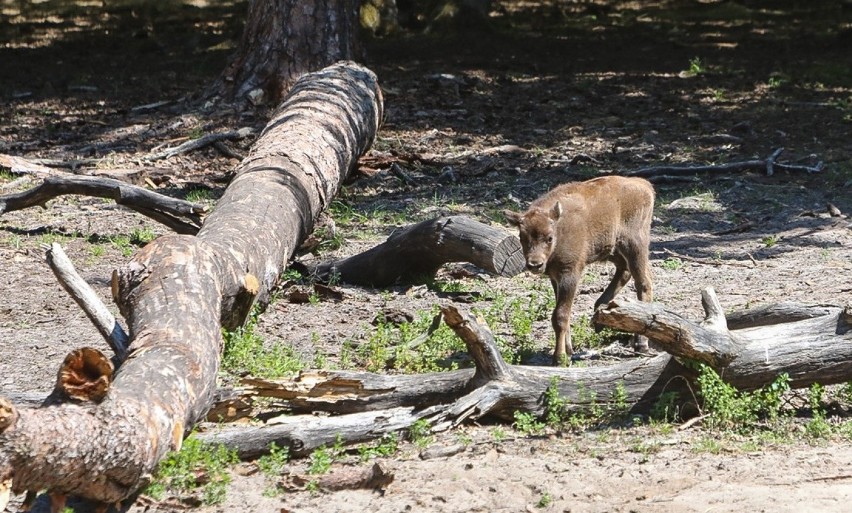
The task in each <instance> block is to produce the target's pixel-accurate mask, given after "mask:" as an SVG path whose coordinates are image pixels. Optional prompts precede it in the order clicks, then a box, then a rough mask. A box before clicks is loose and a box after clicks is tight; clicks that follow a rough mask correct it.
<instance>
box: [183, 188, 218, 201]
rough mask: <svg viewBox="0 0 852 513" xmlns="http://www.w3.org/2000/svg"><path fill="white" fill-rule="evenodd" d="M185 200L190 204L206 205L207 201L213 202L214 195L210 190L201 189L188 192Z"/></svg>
mask: <svg viewBox="0 0 852 513" xmlns="http://www.w3.org/2000/svg"><path fill="white" fill-rule="evenodd" d="M184 198H185V199H186V201H189V202H190V203H204V202H206V201H212V200H213V194H212V193H211V192H210V189H204V188H200V187H199V188H194V189H190V190H189V191H187V193H186V196H184Z"/></svg>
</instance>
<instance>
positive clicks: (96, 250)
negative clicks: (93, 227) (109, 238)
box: [89, 244, 106, 258]
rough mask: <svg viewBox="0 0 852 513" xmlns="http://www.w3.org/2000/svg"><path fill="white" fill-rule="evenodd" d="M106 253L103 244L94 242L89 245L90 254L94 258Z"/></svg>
mask: <svg viewBox="0 0 852 513" xmlns="http://www.w3.org/2000/svg"><path fill="white" fill-rule="evenodd" d="M105 253H106V248H105V247H104V245H103V244H92V245H91V246H89V254H90V255H91V256H92V257H93V258H100V257H102V256H104V254H105Z"/></svg>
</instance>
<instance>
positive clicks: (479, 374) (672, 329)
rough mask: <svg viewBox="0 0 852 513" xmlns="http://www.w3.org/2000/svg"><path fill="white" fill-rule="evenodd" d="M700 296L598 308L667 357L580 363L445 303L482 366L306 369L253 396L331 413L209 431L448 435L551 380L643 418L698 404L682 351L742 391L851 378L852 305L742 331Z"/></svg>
mask: <svg viewBox="0 0 852 513" xmlns="http://www.w3.org/2000/svg"><path fill="white" fill-rule="evenodd" d="M702 303H703V305H704V309H705V313H706V316H705V319H704V320H703V321H701V322H694V321H690V320H688V319H685V318H683V317H682V316H680V315H678V314H676V313H674V312H671V311H668V310H665V309H664V308H663V307H662V306H661V305H659V304H654V303H644V302H630V303H623V304H622V303H618V302H612V303H610V304H609V305H607V306H606V307H604V308H602V309H600V310H599V311H598V312H597V313H596V314H595V322H597V323H599V324H601V325H605V326H609V327H613V328H618V329H623V330H626V331H630V332H633V333H639V334H643V335H646V336H648V337H649V338H650V339H651V340H653V341H655V342H656V343H657V344H658V345H659V346H661V347H662V348H663V349H664V350H665V351H667V352H664V353H661V354H659V355H656V356H652V357H642V358H633V359H630V360H626V361H621V362H619V363H617V364H614V365H607V366H593V367H584V368H576V367H572V368H559V367H529V366H517V365H508V364H506V362H505V361H503V360H502V358H501V356H500V353H499V351H498V350H497V346H496V342H495V341H494V338H493V336H492V335H491V333H490V331H489V330H488V329H487V328H486V327H485V326H483V325H481V324H480V323H479V322H478V321H477V320H476V319H475V318H474V317H472V316H471V315H469V314H465V313H462V312H459V311H458V310H457V309H456V308H455V307H454V306H445V307H443V308H442V312H443V317H444V319H445V322H447V324H448V325H449V326H450V327H451V328H452V329H453V330H454V331H455V332H456V334H457V335H459V337H460V338H462V339H463V340H464V342H465V344H466V345H467V347H468V350H469V352H470V354H471V356H472V358H473V361H474V363H475V366H476V368H475V369H463V370H458V371H452V372H445V373H434V374H420V375H401V376H400V375H396V376H386V375H376V374H370V373H356V372H342V371H340V372H338V371H323V372H303V373H302V374H301V375H300V376H299V377H297V378H295V379H292V380H280V381H268V380H246V381H245V383H244V385H245V386H246V387H247V388H246V394H247V395H251V396H255V395H256V396H271V397H276V398H278V399H281V400H283V401H284V402H285V403H286V405H287V409H288V410H289V411H290V412H292V413H308V412H317V411H324V412H328V413H330V414H331V415H328V416H324V417H317V416H315V415H295V416H288V417H285V418H284V419H283V420H282V421H281V422H280V423H275V424H271V425H266V426H254V427H251V428H234V429H228V430H226V431H218V430H216V431H211V432H209V433H204V434H203V435H202V437H203V439H204V440H206V441H215V442H223V443H225V444H226V445H227V446H229V447H231V448H234V449H236V450H237V451H238V452H239V453H240V454H242V455H244V456H257V455H258V454H261V453H262V452H265V451H266V450H268V447H269V444H270V443H272V442H275V443H276V444H278V445H279V446H287V447H290V449H291V450H292V451H293V453H294V454H297V455H298V454H306V453H308V452H310V450H312V449H315V448H316V447H319V446H320V445H323V444H331V443H334V442H335V441H336V440H337V436H338V435H339V436H340V439H341V440H342V441H343V442H344V443H354V442H364V441H367V440H370V439H373V438H378V437H380V436H382V435H384V434H385V433H388V432H389V431H393V430H404V429H408V428H409V427H410V426H411V424H413V423H414V422H416V421H417V420H420V419H426V420H428V421H429V422H430V423H431V424H432V429H433V430H434V431H440V430H444V429H447V428H449V427H452V426H455V425H457V424H459V423H461V422H464V421H465V420H468V419H471V420H472V419H478V418H481V417H484V416H492V417H497V418H500V419H504V420H512V419H513V417H514V413H515V412H516V411H522V412H528V413H532V414H535V415H543V414H545V413H546V411H547V408H548V407H549V406H548V404H547V403H546V401H545V399H544V395H545V391H546V390H547V389H548V388H549V387H555V390H556V391H557V392H558V394H559V397H560V403H561V404H560V408H562V409H563V413H569V414H570V413H589V412H590V411H591V410H592V409H593V408H594V409H595V410H597V411H601V410H603V411H612V412H620V413H626V412H624V411H619V408H623V407H624V406H625V405H626V406H627V408H628V410H629V411H630V412H631V413H636V414H643V413H644V414H646V413H648V412H649V411H650V409H651V407H652V406H653V405H654V403H655V402H656V401H657V399H658V398H659V397H660V395H661V394H662V393H663V392H675V393H678V394H680V397H681V400H682V401H684V402H691V401H692V400H693V399H694V398H693V395H692V392H691V390H692V389H694V379H695V377H696V372H695V371H694V370H693V369H692V368H690V367H687V366H684V365H682V364H681V363H680V361H679V360H678V358H686V359H690V360H698V361H701V362H705V363H707V364H709V365H711V366H713V367H714V368H715V369H716V371H717V372H718V373H719V374H720V375H721V376H722V377H723V378H724V379H725V380H726V381H728V382H730V383H731V384H733V385H735V386H737V387H739V388H742V389H754V388H758V387H760V386H763V385H766V384H768V383H771V382H772V381H773V380H774V379H775V378H776V377H777V376H778V375H779V374H781V373H787V374H788V375H789V376H790V380H791V381H790V384H791V386H792V387H796V388H800V387H807V386H810V385H811V384H812V383H815V382H819V383H823V384H834V383H841V382H846V381H848V380H850V378H852V331H850V325H852V310H850V309H843V308H840V307H835V306H819V307H807V306H801V305H792V304H785V305H774V306H768V307H762V308H760V309H756V310H752V311H748V312H744V313H737V314H733V315H732V316H731V318H732V319H733V322H732V325H734V326H737V327H738V329H730V328H729V327H728V325H727V322H726V319H725V316H724V313H723V309H722V306H721V305H720V304H719V302H718V300H717V299H716V296H715V294H714V293H713V291H712V289H708V290H705V291H704V292H703V293H702ZM740 326H742V327H741V328H739V327H740ZM802 354H808V355H809V357H808V358H802ZM674 356H676V357H677V358H674ZM418 399H419V400H418Z"/></svg>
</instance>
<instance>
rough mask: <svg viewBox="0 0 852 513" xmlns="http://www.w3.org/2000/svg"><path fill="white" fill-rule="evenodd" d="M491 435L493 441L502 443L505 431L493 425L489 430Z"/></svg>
mask: <svg viewBox="0 0 852 513" xmlns="http://www.w3.org/2000/svg"><path fill="white" fill-rule="evenodd" d="M491 437H492V438H493V439H494V441H495V442H497V443H498V444H499V443H502V442H503V441H504V440H505V439H506V431H505V430H504V429H503V428H501V427H499V426H498V427H495V428H494V429H492V430H491Z"/></svg>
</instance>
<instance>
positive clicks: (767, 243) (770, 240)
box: [760, 235, 779, 248]
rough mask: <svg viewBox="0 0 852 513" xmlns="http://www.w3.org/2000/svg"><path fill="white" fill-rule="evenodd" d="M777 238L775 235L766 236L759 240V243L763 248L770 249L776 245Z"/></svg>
mask: <svg viewBox="0 0 852 513" xmlns="http://www.w3.org/2000/svg"><path fill="white" fill-rule="evenodd" d="M778 240H779V237H778V236H777V235H767V236H766V237H764V238H762V239H760V243H761V244H763V247H765V248H771V247H773V246H775V245H776V244H778Z"/></svg>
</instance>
